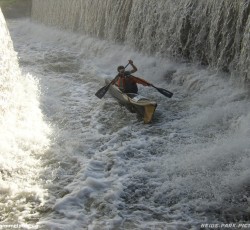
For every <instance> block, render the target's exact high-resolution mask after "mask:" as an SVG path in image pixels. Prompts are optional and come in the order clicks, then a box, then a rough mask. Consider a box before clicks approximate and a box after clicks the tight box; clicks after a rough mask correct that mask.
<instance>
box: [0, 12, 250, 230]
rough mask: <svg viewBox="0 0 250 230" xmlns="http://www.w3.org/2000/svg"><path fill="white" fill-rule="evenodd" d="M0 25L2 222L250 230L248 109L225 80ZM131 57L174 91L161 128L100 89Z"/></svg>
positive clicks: (50, 33) (84, 40)
mask: <svg viewBox="0 0 250 230" xmlns="http://www.w3.org/2000/svg"><path fill="white" fill-rule="evenodd" d="M8 26H9V29H10V32H11V37H12V40H13V43H14V48H15V50H16V51H17V52H18V58H19V65H20V67H21V71H20V69H19V66H18V64H17V58H16V54H15V53H14V51H13V48H12V43H11V40H10V37H9V35H8V32H7V31H6V29H5V22H4V20H3V18H2V16H1V27H0V30H1V31H0V32H1V37H0V39H1V44H0V51H1V63H0V64H1V65H0V68H1V78H0V79H1V81H0V84H1V85H0V86H1V88H0V93H1V97H0V98H1V107H0V108H1V114H0V116H1V124H0V131H1V146H0V149H1V156H0V165H1V171H0V175H1V180H0V186H1V187H0V188H1V190H0V191H1V199H0V206H1V211H0V212H1V223H28V224H37V226H38V228H39V229H55V230H56V229H65V230H66V229H67V230H70V229H72V230H73V229H77V230H78V229H79V230H80V229H93V230H94V229H97V230H99V229H115V230H116V229H149V230H150V229H200V228H201V224H217V223H218V224H222V223H237V224H239V223H249V221H250V210H249V203H250V183H249V182H250V176H249V175H250V169H249V165H250V142H249V138H250V101H249V97H248V94H247V92H246V91H245V90H244V89H242V88H239V87H238V86H235V85H234V83H233V82H231V80H230V78H229V76H228V75H226V74H223V73H220V72H217V71H214V70H210V69H204V68H201V67H199V66H196V65H191V64H186V63H173V62H170V61H169V60H168V59H163V58H157V57H154V56H145V55H142V54H139V53H137V52H135V51H133V50H132V49H131V48H129V47H127V46H124V45H123V46H122V45H117V44H115V43H112V42H108V41H104V40H99V39H97V38H91V37H89V36H85V35H82V34H77V33H72V32H62V31H59V30H57V29H51V28H47V27H45V26H41V25H38V24H34V23H31V22H30V21H28V20H19V21H9V22H8ZM128 59H133V60H134V62H135V64H136V65H137V67H138V68H139V71H138V73H137V75H136V76H142V77H144V78H145V79H147V80H148V81H150V82H152V83H154V84H155V85H156V86H159V87H162V88H166V89H168V90H170V91H172V92H174V96H173V98H171V99H168V98H166V97H164V96H163V95H161V94H159V93H158V92H157V91H156V90H154V89H153V88H148V87H145V88H143V87H140V93H141V94H143V95H145V96H147V97H149V98H152V99H154V100H155V101H157V103H158V107H157V111H156V114H155V117H154V120H153V122H152V124H149V125H144V124H143V123H142V121H140V120H138V118H137V117H136V115H135V114H130V113H129V112H128V111H127V110H125V109H124V108H123V107H120V106H119V105H118V103H117V102H115V101H114V100H113V99H112V98H111V97H110V96H109V95H108V94H107V95H106V96H105V97H104V98H103V99H102V100H99V99H98V98H97V97H95V96H94V94H95V92H96V91H97V90H98V89H99V88H100V87H102V86H103V82H104V81H103V79H104V78H106V77H113V76H114V75H115V74H116V67H117V66H118V65H120V64H123V65H125V64H126V62H127V60H128Z"/></svg>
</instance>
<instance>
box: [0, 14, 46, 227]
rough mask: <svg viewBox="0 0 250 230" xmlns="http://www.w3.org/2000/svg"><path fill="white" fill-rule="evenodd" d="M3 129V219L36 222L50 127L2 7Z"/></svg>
mask: <svg viewBox="0 0 250 230" xmlns="http://www.w3.org/2000/svg"><path fill="white" fill-rule="evenodd" d="M0 132H1V138H0V176H1V177H0V214H1V217H0V221H1V223H12V224H17V223H25V221H28V222H33V221H35V219H36V218H37V215H38V212H37V210H38V209H39V207H41V206H42V204H43V202H44V196H46V191H45V190H44V189H43V188H42V186H41V184H40V182H39V181H40V178H39V172H40V171H41V163H40V160H39V157H40V155H41V154H43V152H45V151H46V149H47V147H48V145H49V140H48V134H49V127H48V126H47V125H46V123H45V122H44V120H43V116H42V113H41V110H40V108H39V90H38V81H37V79H36V78H35V77H33V76H32V75H28V74H27V75H24V74H22V73H21V70H20V68H19V65H18V59H17V53H16V52H15V51H14V49H13V44H12V40H11V38H10V35H9V32H8V29H7V25H6V22H5V20H4V17H3V15H2V12H1V11H0Z"/></svg>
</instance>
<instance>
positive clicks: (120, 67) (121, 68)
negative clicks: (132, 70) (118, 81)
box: [117, 65, 125, 73]
mask: <svg viewBox="0 0 250 230" xmlns="http://www.w3.org/2000/svg"><path fill="white" fill-rule="evenodd" d="M117 71H118V72H119V73H124V72H125V67H124V66H122V65H120V66H118V68H117Z"/></svg>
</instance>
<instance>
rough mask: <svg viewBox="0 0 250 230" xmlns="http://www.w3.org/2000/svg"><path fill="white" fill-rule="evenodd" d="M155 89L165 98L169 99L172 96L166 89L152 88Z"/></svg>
mask: <svg viewBox="0 0 250 230" xmlns="http://www.w3.org/2000/svg"><path fill="white" fill-rule="evenodd" d="M154 88H156V89H157V90H158V91H159V92H160V93H161V94H163V95H164V96H166V97H169V98H171V97H172V96H173V93H171V92H169V91H167V90H166V89H162V88H158V87H154Z"/></svg>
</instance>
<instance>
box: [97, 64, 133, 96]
mask: <svg viewBox="0 0 250 230" xmlns="http://www.w3.org/2000/svg"><path fill="white" fill-rule="evenodd" d="M128 65H129V63H128V64H127V65H126V66H125V67H124V68H125V69H126V67H127V66H128ZM114 80H115V78H114V79H113V80H112V81H111V82H110V83H109V84H108V85H105V86H104V87H102V88H101V89H99V90H98V91H97V92H96V93H95V95H96V96H97V97H98V98H99V99H102V98H103V96H104V95H105V94H106V93H107V91H108V90H109V87H110V86H111V84H112V82H113V81H114Z"/></svg>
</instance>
